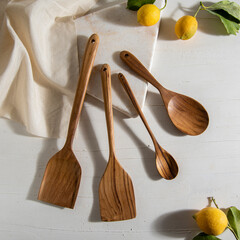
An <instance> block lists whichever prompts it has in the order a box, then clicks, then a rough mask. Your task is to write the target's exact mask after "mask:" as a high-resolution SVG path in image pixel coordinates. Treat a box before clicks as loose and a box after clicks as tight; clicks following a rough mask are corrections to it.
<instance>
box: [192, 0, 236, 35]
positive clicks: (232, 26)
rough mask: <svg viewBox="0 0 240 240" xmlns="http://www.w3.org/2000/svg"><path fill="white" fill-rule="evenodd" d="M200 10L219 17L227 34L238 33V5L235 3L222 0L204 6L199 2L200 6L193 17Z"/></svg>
mask: <svg viewBox="0 0 240 240" xmlns="http://www.w3.org/2000/svg"><path fill="white" fill-rule="evenodd" d="M200 10H205V11H207V12H209V13H211V14H212V15H215V16H217V17H219V18H220V20H221V22H222V23H223V25H224V27H225V29H226V30H227V33H228V34H234V35H236V34H237V33H238V31H239V29H240V25H239V23H240V6H239V5H238V4H237V3H235V2H230V1H229V0H224V1H220V2H217V3H214V4H212V5H211V6H208V7H206V6H205V5H204V4H203V3H202V2H200V6H199V8H198V10H197V12H196V13H195V15H194V17H196V16H197V14H198V12H199V11H200Z"/></svg>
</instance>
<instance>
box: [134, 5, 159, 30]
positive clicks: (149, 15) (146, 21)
mask: <svg viewBox="0 0 240 240" xmlns="http://www.w3.org/2000/svg"><path fill="white" fill-rule="evenodd" d="M159 19H160V9H159V8H158V7H157V6H155V5H154V4H145V5H143V6H142V7H140V8H139V9H138V11H137V21H138V22H139V23H140V24H141V25H143V26H152V25H154V24H156V23H157V22H158V21H159Z"/></svg>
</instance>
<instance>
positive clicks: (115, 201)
mask: <svg viewBox="0 0 240 240" xmlns="http://www.w3.org/2000/svg"><path fill="white" fill-rule="evenodd" d="M101 77H102V88H103V96H104V104H105V114H106V122H107V129H108V140H109V160H108V164H107V168H106V170H105V172H104V175H103V177H102V179H101V181H100V185H99V203H100V213H101V219H102V221H120V220H127V219H131V218H135V217H136V206H135V196H134V190H133V184H132V180H131V178H130V177H129V175H128V174H127V172H126V171H125V170H124V169H123V168H122V167H121V166H120V164H119V162H118V160H117V159H116V157H115V147H114V133H113V132H114V129H113V110H112V94H111V72H110V67H109V66H108V65H107V64H104V65H103V67H102V69H101Z"/></svg>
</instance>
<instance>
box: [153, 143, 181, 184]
mask: <svg viewBox="0 0 240 240" xmlns="http://www.w3.org/2000/svg"><path fill="white" fill-rule="evenodd" d="M154 147H155V152H156V167H157V170H158V172H159V174H160V175H161V176H162V177H163V178H165V179H167V180H171V179H173V178H175V177H176V176H177V174H178V165H177V163H176V161H175V159H174V158H173V157H172V155H171V154H170V153H168V152H167V151H166V150H165V149H163V148H162V147H161V146H160V145H159V144H158V143H157V144H155V146H154Z"/></svg>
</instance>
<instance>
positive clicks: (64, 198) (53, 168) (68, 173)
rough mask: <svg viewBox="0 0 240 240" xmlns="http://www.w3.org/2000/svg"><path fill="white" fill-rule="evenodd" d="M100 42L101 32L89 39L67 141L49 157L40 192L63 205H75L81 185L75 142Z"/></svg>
mask: <svg viewBox="0 0 240 240" xmlns="http://www.w3.org/2000/svg"><path fill="white" fill-rule="evenodd" d="M98 44H99V38H98V35H96V34H93V35H92V36H91V37H90V38H89V39H88V43H87V47H86V49H85V53H84V58H83V63H82V68H81V73H80V77H79V81H78V86H77V90H76V94H75V98H74V103H73V108H72V113H71V118H70V122H69V127H68V134H67V140H66V143H65V145H64V147H63V148H62V150H60V151H59V152H58V153H56V154H55V155H54V156H53V157H52V158H51V159H50V160H49V162H48V164H47V167H46V169H45V173H44V176H43V180H42V184H41V187H40V190H39V194H38V199H39V200H41V201H44V202H48V203H51V204H55V205H58V206H61V207H68V208H73V207H74V204H75V201H76V197H77V193H78V189H79V184H80V179H81V167H80V165H79V163H78V160H77V159H76V157H75V155H74V153H73V150H72V144H73V138H74V135H75V132H76V128H77V125H78V122H79V117H80V113H81V110H82V106H83V102H84V98H85V95H86V91H87V86H88V82H89V78H90V75H91V71H92V66H93V63H94V59H95V56H96V52H97V48H98Z"/></svg>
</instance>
